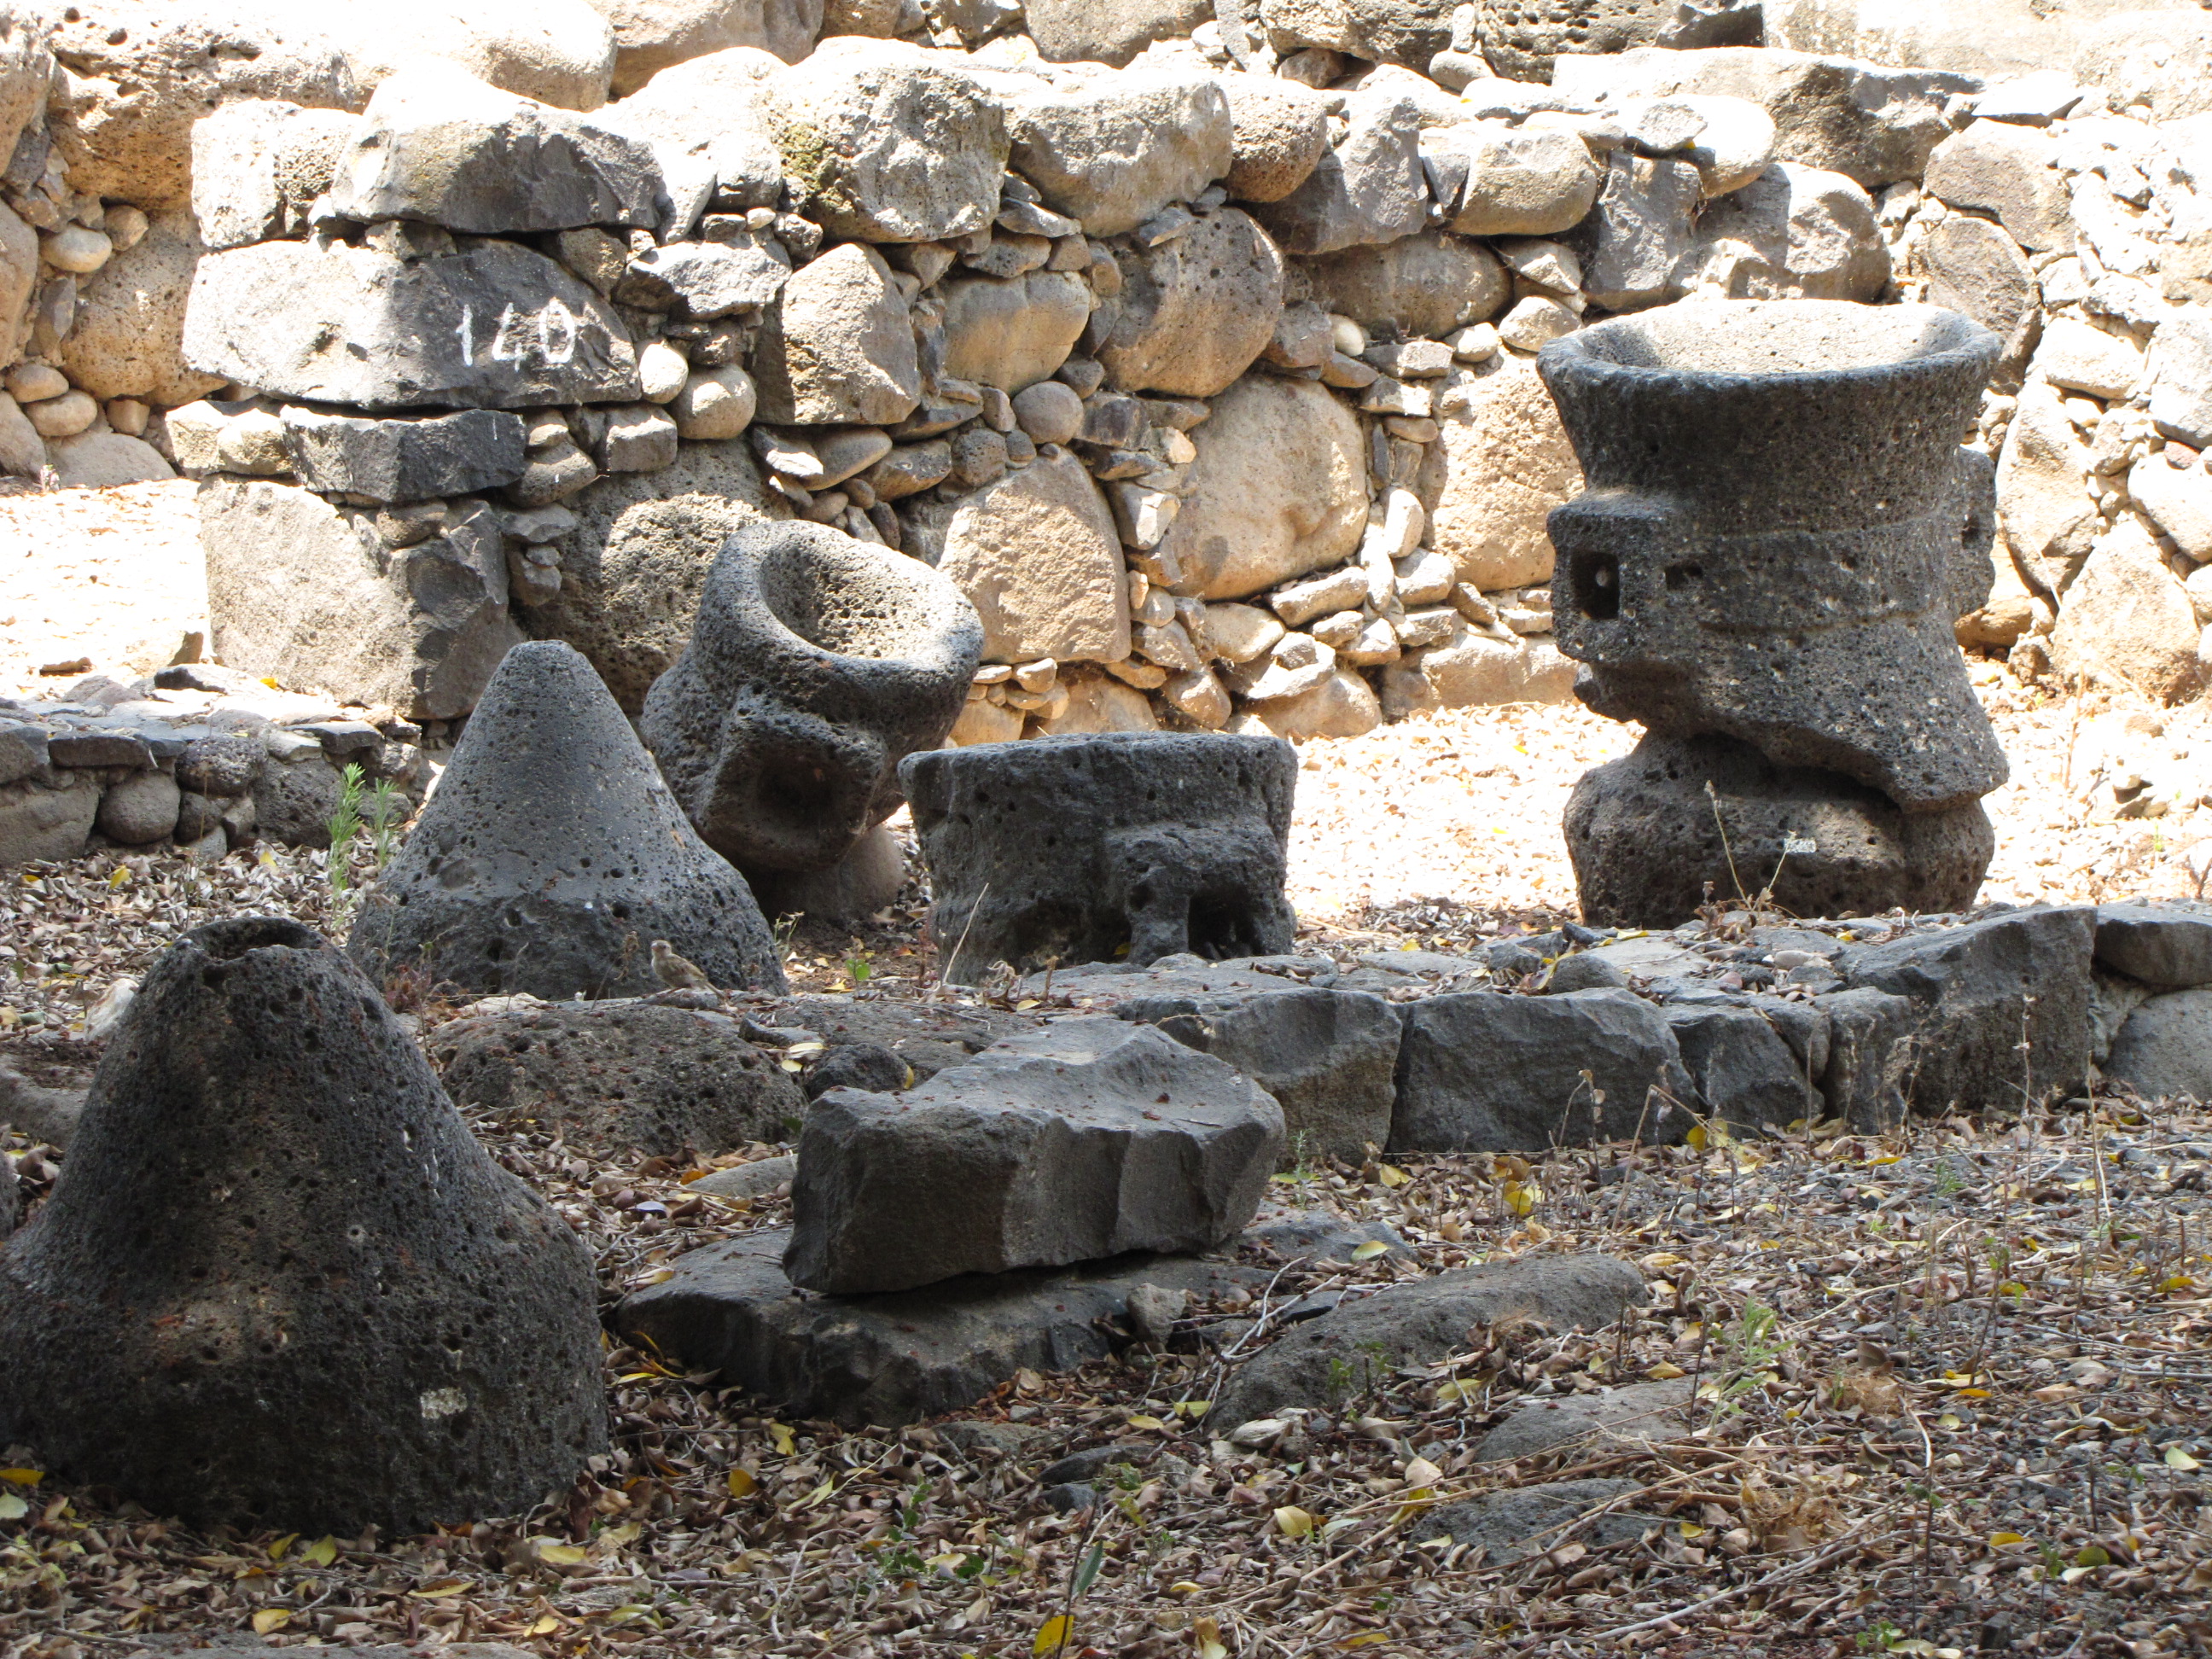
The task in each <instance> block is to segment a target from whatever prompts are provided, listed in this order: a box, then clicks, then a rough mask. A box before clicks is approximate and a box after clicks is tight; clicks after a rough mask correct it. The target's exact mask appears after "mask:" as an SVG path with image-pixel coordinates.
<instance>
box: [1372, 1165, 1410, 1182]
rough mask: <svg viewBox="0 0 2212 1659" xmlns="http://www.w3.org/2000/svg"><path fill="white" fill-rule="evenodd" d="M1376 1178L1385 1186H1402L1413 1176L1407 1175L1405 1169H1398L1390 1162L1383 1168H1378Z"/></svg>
mask: <svg viewBox="0 0 2212 1659" xmlns="http://www.w3.org/2000/svg"><path fill="white" fill-rule="evenodd" d="M1376 1179H1378V1180H1379V1181H1381V1182H1382V1183H1383V1185H1384V1186H1385V1187H1402V1186H1404V1185H1405V1184H1406V1183H1407V1182H1409V1181H1411V1180H1412V1179H1413V1176H1409V1175H1407V1173H1406V1172H1405V1171H1404V1170H1401V1169H1397V1168H1395V1167H1394V1166H1393V1165H1391V1164H1384V1165H1383V1167H1382V1169H1380V1170H1377V1171H1376Z"/></svg>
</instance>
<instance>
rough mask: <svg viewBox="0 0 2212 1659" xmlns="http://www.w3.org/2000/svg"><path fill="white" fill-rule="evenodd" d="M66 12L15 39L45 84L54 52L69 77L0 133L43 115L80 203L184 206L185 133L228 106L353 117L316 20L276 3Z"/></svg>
mask: <svg viewBox="0 0 2212 1659" xmlns="http://www.w3.org/2000/svg"><path fill="white" fill-rule="evenodd" d="M44 21H45V24H46V27H42V28H40V29H37V30H36V31H35V32H34V31H33V30H31V29H30V28H28V27H26V28H25V29H24V30H23V31H22V32H23V33H25V34H33V33H35V35H36V37H37V47H36V48H35V51H36V56H37V58H38V60H39V63H40V65H42V66H43V75H44V76H46V77H47V78H51V77H52V75H53V63H54V60H53V58H52V55H51V53H52V47H54V46H59V47H60V48H61V49H62V51H63V52H64V55H65V56H66V57H67V58H68V61H69V63H70V65H71V66H72V67H71V68H70V70H69V73H68V78H67V79H66V80H64V81H61V82H59V84H58V86H56V87H55V88H54V90H53V96H52V100H51V102H50V103H49V100H48V96H47V91H46V79H40V81H38V82H37V83H36V86H37V89H36V91H35V92H33V91H31V90H30V88H25V92H24V94H21V96H22V97H23V100H24V101H23V104H22V105H21V106H20V107H21V116H20V117H11V118H10V119H9V121H8V122H5V123H0V128H5V127H9V126H12V129H13V131H15V132H20V131H21V128H22V126H23V124H24V120H25V119H27V118H28V116H29V115H30V114H31V113H32V112H33V111H34V110H36V109H37V108H38V106H40V105H42V104H43V105H47V106H48V107H47V115H46V119H47V125H48V129H49V131H51V132H52V137H53V141H54V148H55V150H56V152H57V153H58V156H59V158H60V159H61V160H62V161H63V162H64V164H65V165H66V167H68V170H69V174H70V182H71V184H72V185H73V186H74V187H75V188H76V189H78V190H81V191H85V192H86V193H87V194H89V195H94V196H100V197H107V198H109V199H112V200H120V201H127V202H132V203H136V204H138V205H139V206H141V207H143V208H145V209H146V210H149V212H156V213H158V212H174V211H178V210H183V209H185V208H187V207H189V206H190V205H191V126H192V123H193V122H194V121H195V120H197V118H200V117H201V116H203V115H204V114H206V113H207V112H208V111H209V110H210V109H211V108H214V107H215V106H217V105H219V104H222V103H226V102H228V101H230V100H235V99H285V100H290V101H291V102H293V103H295V104H306V105H313V106H319V107H322V108H330V109H343V108H356V109H357V108H359V107H360V103H359V100H360V98H361V96H362V93H361V91H360V89H359V88H358V84H357V80H356V76H355V74H354V72H353V70H352V69H351V67H350V65H349V64H348V63H347V62H346V60H345V57H344V54H343V49H342V47H341V46H339V44H338V43H337V42H336V41H334V40H331V39H330V38H329V33H328V31H327V30H326V28H325V27H324V26H323V24H322V22H321V21H320V20H319V19H310V18H307V17H304V16H302V15H301V14H300V12H299V11H298V9H296V8H294V7H290V6H287V5H284V4H283V3H279V0H264V3H254V0H243V3H235V4H228V5H225V6H223V7H222V8H220V9H213V8H191V7H180V8H173V9H166V10H165V11H163V12H161V13H155V14H149V13H148V12H147V11H146V9H144V8H143V7H142V6H138V5H134V4H128V3H107V4H94V5H85V6H79V7H77V8H76V15H75V16H74V17H67V18H64V17H63V16H61V15H59V9H57V10H56V12H55V13H54V14H53V15H50V16H48V17H47V18H46V19H45V20H44ZM29 67H30V66H29V64H26V68H29ZM27 78H28V77H27ZM10 102H11V104H13V102H14V100H10ZM14 146H15V139H14V137H9V149H11V150H12V149H14Z"/></svg>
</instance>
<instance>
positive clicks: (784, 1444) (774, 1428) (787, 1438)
mask: <svg viewBox="0 0 2212 1659" xmlns="http://www.w3.org/2000/svg"><path fill="white" fill-rule="evenodd" d="M768 1437H769V1439H771V1440H773V1441H775V1449H776V1450H778V1451H780V1452H781V1453H782V1454H783V1455H785V1456H786V1457H789V1456H791V1455H793V1454H794V1453H796V1452H797V1451H798V1449H799V1446H798V1443H797V1442H795V1441H794V1440H793V1438H792V1437H791V1430H790V1429H789V1427H787V1425H784V1424H781V1423H771V1424H769V1425H768Z"/></svg>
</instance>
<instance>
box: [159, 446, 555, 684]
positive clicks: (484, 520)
mask: <svg viewBox="0 0 2212 1659" xmlns="http://www.w3.org/2000/svg"><path fill="white" fill-rule="evenodd" d="M200 546H201V548H202V550H203V551H204V553H205V555H206V557H207V570H208V611H209V616H210V620H211V622H212V623H213V624H214V632H215V647H216V652H217V653H219V654H220V656H221V657H222V660H223V661H224V662H225V663H226V664H228V665H230V666H231V667H234V668H240V669H243V670H244V671H246V672H247V673H249V674H252V675H253V676H255V677H256V678H259V677H261V676H264V675H266V676H268V677H270V678H274V679H276V680H277V681H279V682H280V683H282V684H285V685H289V686H293V687H296V688H299V689H301V690H305V689H307V688H309V687H319V688H320V689H322V690H326V691H329V692H331V694H333V695H342V696H348V697H350V698H354V699H357V700H358V701H360V702H363V703H369V704H374V703H380V702H382V703H389V704H391V705H392V707H394V708H400V709H404V710H405V711H407V712H408V713H410V714H413V715H419V716H425V717H428V718H429V719H432V720H451V719H453V717H454V716H455V715H458V714H466V713H468V711H469V710H470V709H471V708H474V707H475V706H476V702H477V694H478V693H479V692H481V691H482V690H483V687H484V684H485V682H486V681H487V680H489V678H490V677H491V673H492V671H493V669H495V667H496V666H497V665H498V664H499V661H500V659H501V657H502V656H503V655H504V654H505V653H506V652H507V647H509V646H512V645H513V644H514V643H515V642H516V641H518V640H520V638H521V633H520V629H517V628H516V627H515V625H514V623H513V621H512V619H511V618H510V617H508V615H507V556H506V553H505V551H504V550H503V549H502V547H501V540H500V533H499V528H498V526H497V525H496V524H495V522H494V520H493V518H492V514H491V513H490V512H489V509H487V508H486V507H484V506H483V504H482V503H481V502H466V503H459V502H457V503H455V504H454V505H453V507H452V508H451V509H449V510H448V513H447V517H446V519H445V520H444V522H443V524H442V526H441V530H440V532H439V533H438V534H436V535H434V536H432V537H431V538H428V540H426V541H422V542H417V543H416V544H415V545H414V546H412V547H409V548H404V549H401V550H386V548H385V547H384V545H383V544H382V541H381V538H380V537H379V536H378V535H377V533H376V530H375V526H374V524H373V522H372V521H371V520H370V519H369V517H368V515H365V514H362V513H352V512H348V511H345V510H343V509H341V508H339V507H333V506H331V504H330V503H329V502H327V501H324V500H323V499H322V498H321V497H320V496H318V495H313V494H311V493H310V492H308V491H307V490H305V489H298V488H296V487H295V486H293V485H290V484H280V483H269V482H267V481H265V480H261V479H255V480H252V481H247V480H243V479H228V478H217V479H212V480H210V481H209V483H206V484H205V485H204V486H203V487H202V489H201V492H200Z"/></svg>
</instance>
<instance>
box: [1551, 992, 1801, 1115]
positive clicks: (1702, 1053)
mask: <svg viewBox="0 0 2212 1659" xmlns="http://www.w3.org/2000/svg"><path fill="white" fill-rule="evenodd" d="M1590 960H1594V958H1591V957H1565V959H1564V960H1563V961H1562V962H1561V963H1560V964H1559V967H1562V968H1563V967H1565V965H1566V964H1567V963H1571V962H1583V961H1590ZM1558 974H1559V969H1558V968H1555V969H1553V978H1554V980H1555V981H1556V979H1557V976H1558ZM1667 1024H1668V1025H1669V1026H1670V1027H1672V1028H1673V1030H1674V1042H1675V1045H1676V1046H1677V1047H1678V1048H1680V1050H1681V1054H1682V1067H1683V1069H1684V1070H1685V1071H1686V1072H1687V1073H1689V1074H1690V1081H1691V1083H1692V1085H1694V1086H1695V1087H1696V1089H1697V1091H1698V1095H1697V1098H1698V1102H1699V1105H1700V1106H1701V1107H1702V1109H1704V1111H1705V1114H1706V1115H1707V1116H1708V1117H1709V1118H1710V1119H1711V1120H1712V1121H1717V1122H1720V1123H1725V1124H1729V1125H1732V1126H1734V1127H1736V1128H1738V1129H1743V1130H1750V1131H1756V1130H1757V1129H1759V1127H1761V1126H1764V1125H1771V1126H1772V1127H1775V1128H1778V1129H1782V1128H1787V1127H1789V1126H1790V1124H1792V1123H1796V1122H1798V1121H1801V1120H1804V1121H1816V1120H1818V1119H1819V1118H1820V1116H1821V1115H1822V1113H1821V1110H1820V1105H1821V1097H1820V1090H1819V1087H1818V1077H1817V1070H1818V1068H1815V1067H1808V1066H1807V1065H1806V1064H1805V1063H1804V1062H1803V1061H1802V1060H1800V1059H1799V1057H1798V1055H1797V1054H1796V1051H1795V1050H1793V1049H1792V1048H1790V1044H1789V1042H1787V1041H1786V1040H1785V1039H1784V1036H1782V1034H1781V1033H1780V1032H1779V1031H1778V1030H1776V1029H1775V1027H1774V1026H1773V1025H1772V1024H1770V1023H1769V1022H1768V1020H1767V1018H1766V1016H1765V1014H1764V1013H1762V1012H1759V1010H1758V1009H1757V1008H1755V1007H1752V1008H1732V1007H1725V1006H1723V1007H1708V1006H1677V1007H1670V1008H1668V1010H1667Z"/></svg>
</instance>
